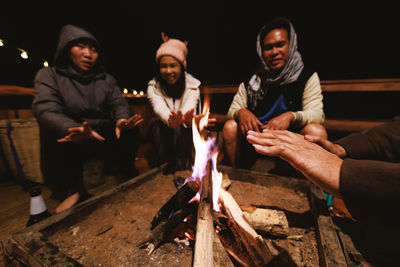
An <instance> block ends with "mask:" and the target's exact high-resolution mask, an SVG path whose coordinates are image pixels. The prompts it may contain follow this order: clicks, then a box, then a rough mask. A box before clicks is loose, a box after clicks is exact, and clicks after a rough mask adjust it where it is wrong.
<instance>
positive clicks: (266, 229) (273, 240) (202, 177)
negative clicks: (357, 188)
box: [3, 102, 346, 267]
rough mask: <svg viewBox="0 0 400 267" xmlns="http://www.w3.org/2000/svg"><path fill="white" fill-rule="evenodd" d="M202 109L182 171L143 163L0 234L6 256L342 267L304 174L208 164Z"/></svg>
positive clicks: (87, 262)
mask: <svg viewBox="0 0 400 267" xmlns="http://www.w3.org/2000/svg"><path fill="white" fill-rule="evenodd" d="M208 107H209V105H208V103H207V102H206V103H205V105H204V110H203V114H202V116H198V117H195V118H194V119H193V127H192V129H193V142H194V145H195V148H196V157H195V163H194V166H193V171H192V172H191V171H184V172H181V173H175V175H176V176H172V175H169V176H164V175H162V174H161V172H160V169H153V170H151V171H149V172H148V173H146V174H143V175H140V176H138V177H136V178H134V179H132V180H130V181H128V182H126V183H124V184H122V185H120V186H118V187H117V188H115V189H112V190H110V191H108V192H105V193H103V194H102V195H99V196H96V197H94V198H92V199H90V200H88V201H86V202H83V203H81V204H79V205H77V206H76V207H74V208H72V209H70V210H68V211H66V212H64V213H62V214H58V215H54V216H52V217H50V218H48V219H47V220H44V221H42V222H40V223H38V224H37V225H33V226H31V227H29V228H27V229H26V230H24V231H21V232H19V233H16V234H14V235H13V236H12V237H10V238H9V239H6V240H4V241H3V248H4V254H5V256H6V263H15V262H22V263H23V264H26V265H35V266H48V265H62V266H76V265H84V266H103V265H107V266H132V265H136V266H199V267H206V266H266V265H267V264H268V265H269V266H318V265H320V266H329V265H331V264H334V265H335V266H336V265H340V266H343V265H346V261H345V257H344V255H343V253H342V251H341V247H340V244H339V241H338V238H337V235H336V233H335V231H334V229H333V224H332V221H331V219H330V217H329V215H328V212H327V208H326V205H325V201H324V197H323V192H322V191H321V190H319V189H318V188H316V187H315V186H313V185H312V184H311V183H310V182H308V181H307V180H302V179H296V178H289V177H279V176H273V175H268V174H261V173H257V172H251V171H247V170H238V169H232V168H229V167H226V166H219V168H218V167H217V164H216V162H217V157H218V151H217V147H216V145H215V139H212V138H206V137H207V130H206V129H205V126H206V124H207V121H208V114H209V113H208ZM178 176H179V177H183V178H182V180H183V181H184V183H183V184H182V186H181V187H180V188H178V190H177V189H176V188H175V184H174V181H175V180H176V178H177V177H178ZM224 177H225V181H228V183H224V180H223V178H224ZM255 229H257V230H258V232H257V231H256V230H255ZM262 234H263V235H264V236H262Z"/></svg>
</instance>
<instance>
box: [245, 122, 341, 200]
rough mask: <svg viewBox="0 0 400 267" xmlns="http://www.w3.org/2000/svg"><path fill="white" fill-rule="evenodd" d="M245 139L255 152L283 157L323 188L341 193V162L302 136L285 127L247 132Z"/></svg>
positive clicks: (335, 193) (332, 192) (334, 192)
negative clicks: (284, 128) (283, 128)
mask: <svg viewBox="0 0 400 267" xmlns="http://www.w3.org/2000/svg"><path fill="white" fill-rule="evenodd" d="M247 140H248V141H249V142H250V143H252V144H253V146H254V148H255V150H256V151H257V152H258V153H260V154H263V155H268V156H276V157H280V158H281V159H283V160H286V161H287V162H289V163H290V164H291V165H292V166H293V167H294V168H296V169H297V170H298V171H300V172H301V173H303V174H304V175H305V176H306V177H307V178H308V179H310V180H311V181H312V182H313V183H315V184H316V185H317V186H319V187H321V188H322V189H323V190H325V191H327V192H329V193H331V194H333V195H336V196H338V197H340V196H341V193H340V191H339V176H340V168H341V165H342V162H343V161H342V160H341V159H340V158H339V157H338V156H336V155H334V154H332V153H330V152H329V151H327V150H325V149H324V148H322V147H321V146H319V145H317V144H315V143H312V142H309V141H308V140H306V139H305V137H304V136H303V135H300V134H297V133H293V132H290V131H286V130H264V131H263V132H262V133H259V132H255V131H249V132H248V135H247Z"/></svg>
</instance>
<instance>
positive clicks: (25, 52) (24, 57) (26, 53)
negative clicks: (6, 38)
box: [18, 48, 29, 59]
mask: <svg viewBox="0 0 400 267" xmlns="http://www.w3.org/2000/svg"><path fill="white" fill-rule="evenodd" d="M18 50H19V51H21V57H22V58H23V59H28V57H29V56H28V52H27V51H25V50H24V49H22V48H18Z"/></svg>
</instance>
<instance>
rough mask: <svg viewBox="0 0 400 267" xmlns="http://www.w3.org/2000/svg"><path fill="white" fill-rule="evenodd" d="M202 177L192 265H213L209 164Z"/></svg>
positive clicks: (213, 231)
mask: <svg viewBox="0 0 400 267" xmlns="http://www.w3.org/2000/svg"><path fill="white" fill-rule="evenodd" d="M207 170H208V171H207V174H206V175H205V176H204V177H203V179H202V192H201V196H200V202H199V208H198V211H197V226H196V242H195V247H194V259H193V266H194V267H212V266H213V250H214V246H213V242H214V234H215V229H214V224H213V213H212V191H211V190H212V183H211V169H210V164H209V163H208V164H207Z"/></svg>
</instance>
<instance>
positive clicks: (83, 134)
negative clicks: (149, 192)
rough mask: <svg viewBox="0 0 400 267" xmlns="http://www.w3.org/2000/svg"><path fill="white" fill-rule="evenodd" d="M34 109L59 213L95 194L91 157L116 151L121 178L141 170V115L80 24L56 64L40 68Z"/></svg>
mask: <svg viewBox="0 0 400 267" xmlns="http://www.w3.org/2000/svg"><path fill="white" fill-rule="evenodd" d="M34 88H35V90H34V100H33V103H32V109H33V113H34V116H35V117H36V119H37V121H38V124H39V129H40V154H41V169H42V173H43V176H44V181H45V184H46V185H48V186H49V188H50V189H51V190H52V191H53V194H52V197H53V198H55V199H57V200H59V201H61V204H60V205H59V206H58V207H57V209H56V212H61V211H63V210H65V209H68V208H70V207H72V206H73V205H74V204H75V203H77V202H78V201H83V200H85V199H87V198H88V197H89V194H88V193H87V191H86V189H85V187H84V185H83V177H82V176H83V165H84V163H85V162H86V161H87V160H88V159H90V158H97V157H100V158H106V157H107V156H109V155H110V154H112V153H114V152H115V153H116V154H117V157H116V161H117V164H119V166H118V167H119V168H118V169H119V171H120V173H119V174H118V177H121V178H122V179H129V178H132V177H134V176H136V175H137V174H138V171H137V170H136V168H135V166H134V158H135V155H136V151H137V148H138V141H137V140H139V129H138V127H136V126H137V125H138V124H140V123H141V122H142V121H143V119H142V117H141V115H138V114H135V115H133V116H132V114H131V109H130V107H129V105H128V103H127V101H126V100H125V99H124V97H123V96H122V94H121V91H120V88H119V86H118V85H117V82H116V80H115V79H114V77H113V76H112V75H110V74H109V73H107V72H106V69H105V62H104V53H103V51H102V48H101V46H100V44H99V42H98V41H97V39H96V38H95V37H94V36H93V35H92V34H91V33H89V32H88V31H86V30H85V29H83V28H80V27H77V26H75V25H65V26H64V27H63V28H62V30H61V32H60V36H59V42H58V46H57V49H56V53H55V66H53V67H45V68H42V69H40V70H39V71H38V73H37V74H36V76H35V80H34Z"/></svg>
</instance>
